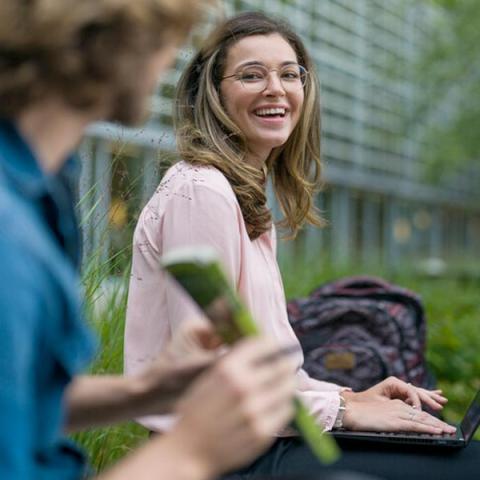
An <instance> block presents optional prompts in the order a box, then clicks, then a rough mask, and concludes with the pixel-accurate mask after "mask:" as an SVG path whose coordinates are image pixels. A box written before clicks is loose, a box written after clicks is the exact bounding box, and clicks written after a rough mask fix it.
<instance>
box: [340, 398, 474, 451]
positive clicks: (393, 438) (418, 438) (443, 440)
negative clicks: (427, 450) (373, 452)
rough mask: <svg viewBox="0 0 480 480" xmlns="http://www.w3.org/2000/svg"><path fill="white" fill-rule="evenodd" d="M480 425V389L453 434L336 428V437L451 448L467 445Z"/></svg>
mask: <svg viewBox="0 0 480 480" xmlns="http://www.w3.org/2000/svg"><path fill="white" fill-rule="evenodd" d="M479 425H480V390H479V391H478V392H477V394H476V396H475V398H474V399H473V401H472V403H471V404H470V406H469V407H468V410H467V413H466V414H465V416H464V417H463V420H462V422H461V423H460V424H459V425H456V427H457V431H456V432H455V433H452V434H442V435H430V434H423V433H416V432H399V433H386V432H354V431H351V430H334V431H332V432H331V433H332V435H333V436H334V437H335V438H338V439H339V440H340V439H348V440H362V441H370V442H381V443H400V444H403V445H430V446H439V447H449V448H460V447H466V446H467V445H468V443H469V442H470V440H471V439H472V437H473V434H474V433H475V431H476V430H477V428H478V426H479Z"/></svg>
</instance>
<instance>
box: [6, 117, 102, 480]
mask: <svg viewBox="0 0 480 480" xmlns="http://www.w3.org/2000/svg"><path fill="white" fill-rule="evenodd" d="M75 170H76V162H75V160H74V159H73V158H72V159H70V160H69V161H68V162H67V163H66V165H65V167H64V168H63V169H62V170H61V171H60V172H59V173H58V174H56V175H47V174H45V173H44V172H43V171H42V170H41V169H40V168H39V165H38V162H37V160H36V158H35V156H34V154H33V153H32V151H31V150H30V148H29V146H28V145H27V144H26V142H25V141H24V140H23V139H22V137H21V135H20V134H19V132H18V131H17V129H16V128H15V126H14V125H13V124H12V123H10V122H8V121H5V120H0V419H1V431H0V478H1V479H9V480H10V479H11V480H24V479H25V480H27V479H28V480H34V479H35V480H47V479H48V480H53V479H62V480H67V479H68V480H69V479H79V478H82V477H83V475H84V470H85V462H84V458H83V455H82V454H81V453H80V452H79V451H78V450H77V449H76V448H75V447H74V446H73V444H72V443H71V442H70V441H68V440H67V439H66V438H64V436H63V433H62V430H63V424H64V420H65V412H64V408H63V395H64V392H65V388H66V387H67V385H68V383H69V382H70V380H71V379H72V377H73V376H74V375H76V374H77V373H79V372H80V371H81V370H82V369H83V368H84V367H85V366H86V364H87V362H88V361H89V360H90V358H91V356H92V354H93V352H94V342H93V338H92V336H91V333H90V331H89V330H88V329H87V326H86V325H85V323H84V319H83V318H82V315H81V298H80V295H79V285H80V284H79V276H78V261H79V241H78V239H79V235H78V226H77V221H76V218H75V214H74V203H73V190H72V185H73V183H72V181H73V180H74V175H75Z"/></svg>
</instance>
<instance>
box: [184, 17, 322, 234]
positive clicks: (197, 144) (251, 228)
mask: <svg viewBox="0 0 480 480" xmlns="http://www.w3.org/2000/svg"><path fill="white" fill-rule="evenodd" d="M273 33H278V34H280V35H281V36H282V37H283V38H284V39H285V40H286V41H287V42H288V43H289V44H290V45H291V47H292V48H293V50H294V51H295V53H296V55H297V59H298V63H299V64H301V65H303V66H304V67H305V68H306V69H307V70H308V72H309V81H308V82H307V83H306V85H305V87H304V88H305V100H304V103H303V107H302V112H301V115H300V119H299V121H298V123H297V125H296V127H295V128H294V130H293V132H292V134H291V135H290V137H289V139H288V140H287V142H286V143H285V144H284V145H282V146H280V147H277V148H274V149H273V150H272V152H271V154H270V156H269V158H268V159H267V162H266V166H267V174H268V173H271V174H272V180H273V187H274V190H275V195H276V197H277V200H278V202H279V205H280V208H281V210H282V213H283V219H282V220H281V221H280V222H279V224H278V225H279V227H280V228H282V229H284V230H285V231H286V233H287V234H288V236H289V237H290V238H294V237H295V236H296V234H297V233H298V230H299V229H300V228H301V227H302V225H303V224H304V223H305V222H308V223H311V224H313V225H317V226H322V225H323V220H322V219H321V218H320V217H319V215H318V212H317V209H316V208H315V205H314V195H315V193H316V192H317V190H318V189H319V187H320V179H321V173H322V171H321V159H320V100H319V85H318V79H317V77H316V73H315V68H314V64H313V62H312V60H311V58H310V56H309V55H308V53H307V51H306V49H305V47H304V45H303V43H302V41H301V39H300V38H299V37H298V35H296V34H295V33H294V32H293V31H292V30H291V28H290V27H289V26H288V25H287V24H286V23H285V22H284V21H281V20H277V19H272V18H270V17H267V16H266V15H264V14H262V13H259V12H248V13H243V14H240V15H237V16H234V17H232V18H230V19H227V20H226V21H224V22H223V23H222V24H220V25H219V26H218V27H217V28H216V29H215V30H214V32H213V33H212V34H211V35H210V36H209V39H208V40H207V42H206V43H205V44H204V45H203V47H202V48H201V49H200V51H199V52H198V53H197V54H196V55H195V56H194V58H193V59H192V61H191V62H190V64H189V65H188V66H187V68H186V70H185V71H184V72H183V75H182V77H181V79H180V82H179V84H178V87H177V93H176V99H177V101H176V111H175V125H176V128H177V147H178V151H179V154H180V156H181V157H182V158H183V159H184V160H185V161H187V162H190V163H192V164H197V165H198V164H199V165H213V166H215V167H216V168H218V169H219V170H220V171H221V172H222V173H223V174H224V175H225V176H226V178H227V179H228V181H229V182H230V184H231V186H232V188H233V191H234V192H235V195H236V197H237V199H238V202H239V204H240V208H241V210H242V214H243V218H244V221H245V224H246V226H247V230H248V232H249V236H250V238H251V239H252V240H253V239H255V238H258V237H259V236H260V235H261V234H262V233H264V232H266V231H268V229H269V228H271V223H272V215H271V212H270V210H269V209H268V207H267V197H266V192H265V185H264V183H265V178H264V174H263V173H262V172H260V171H259V170H258V169H255V168H254V167H252V166H250V165H248V164H247V163H246V162H245V161H243V159H244V158H245V155H246V154H247V144H246V139H245V137H244V135H243V133H242V131H241V130H240V129H239V128H238V126H237V125H236V124H235V123H234V122H233V121H232V120H231V118H230V117H229V116H228V114H227V113H226V111H225V109H224V107H223V105H222V100H221V97H220V93H219V92H220V82H221V78H222V76H223V75H224V70H225V61H226V58H227V53H228V50H229V48H231V47H232V46H233V45H234V44H235V43H236V42H238V41H239V40H240V39H242V38H245V37H248V36H251V35H269V34H273Z"/></svg>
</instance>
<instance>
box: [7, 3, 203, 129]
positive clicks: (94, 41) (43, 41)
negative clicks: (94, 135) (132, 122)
mask: <svg viewBox="0 0 480 480" xmlns="http://www.w3.org/2000/svg"><path fill="white" fill-rule="evenodd" d="M207 3H210V2H209V1H206V0H2V1H1V2H0V117H14V116H17V115H18V114H19V113H21V112H22V111H23V110H24V109H26V108H28V107H29V106H31V105H32V104H33V103H35V102H38V101H41V100H42V99H43V98H45V97H48V96H51V95H56V96H58V97H59V98H61V99H63V100H64V101H65V102H66V103H67V104H69V105H71V106H72V107H74V108H78V109H91V108H95V107H98V106H99V105H102V104H103V102H105V100H106V99H109V98H110V99H111V100H112V102H114V101H116V100H118V101H117V103H118V104H121V103H122V99H128V97H129V93H130V92H131V91H132V90H133V93H135V84H136V83H138V72H139V71H141V68H142V67H143V66H144V65H145V61H146V60H147V59H148V56H149V55H151V54H153V53H154V52H156V51H158V50H159V49H160V48H162V47H164V46H166V45H170V44H171V43H172V39H173V40H174V41H178V42H179V41H182V40H183V39H184V38H185V37H186V36H187V34H188V32H189V31H190V29H191V28H192V26H193V25H194V23H195V22H196V21H197V20H198V17H199V14H200V10H201V8H202V7H203V6H204V5H205V4H207ZM131 96H132V98H137V97H138V96H137V97H135V95H131ZM138 99H139V100H141V99H140V98H138ZM124 103H128V100H127V101H126V102H124ZM123 108H124V109H126V110H128V109H129V108H130V107H129V106H128V105H125V106H124V107H123ZM131 108H132V110H135V109H136V108H138V106H136V105H134V102H133V103H132V105H131ZM120 116H122V115H120ZM123 116H125V118H127V119H128V118H129V117H130V116H131V117H135V112H132V113H131V114H130V113H129V112H128V111H125V112H123ZM121 120H122V119H120V121H121Z"/></svg>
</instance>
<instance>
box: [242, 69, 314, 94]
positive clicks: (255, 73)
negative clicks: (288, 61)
mask: <svg viewBox="0 0 480 480" xmlns="http://www.w3.org/2000/svg"><path fill="white" fill-rule="evenodd" d="M270 72H276V74H277V75H278V77H279V79H280V82H281V83H282V86H283V88H284V90H286V91H293V90H298V89H300V88H302V87H303V86H304V85H305V82H306V77H307V71H306V70H305V68H304V67H302V66H301V65H285V66H284V67H282V68H280V69H279V70H277V69H273V70H268V69H267V68H266V67H264V66H262V65H255V66H250V67H247V68H244V69H243V70H241V71H240V72H239V74H238V77H237V78H238V79H239V80H240V81H241V82H242V85H243V86H244V87H245V88H246V89H247V90H250V91H257V92H261V91H263V90H265V89H266V88H267V87H268V82H269V80H270V77H269V74H270Z"/></svg>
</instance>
